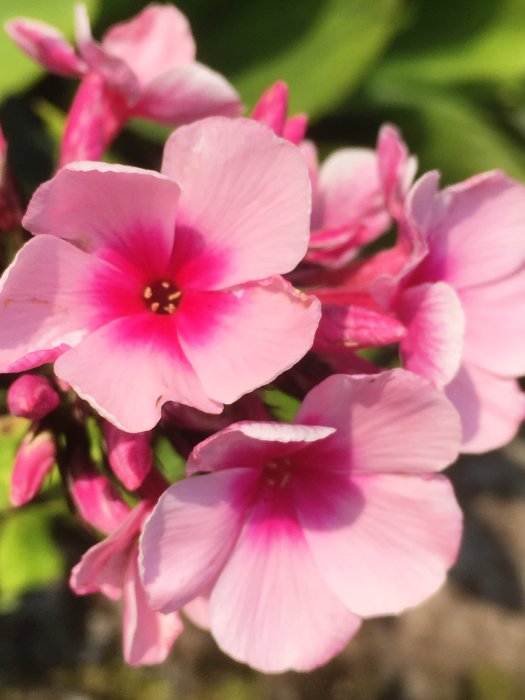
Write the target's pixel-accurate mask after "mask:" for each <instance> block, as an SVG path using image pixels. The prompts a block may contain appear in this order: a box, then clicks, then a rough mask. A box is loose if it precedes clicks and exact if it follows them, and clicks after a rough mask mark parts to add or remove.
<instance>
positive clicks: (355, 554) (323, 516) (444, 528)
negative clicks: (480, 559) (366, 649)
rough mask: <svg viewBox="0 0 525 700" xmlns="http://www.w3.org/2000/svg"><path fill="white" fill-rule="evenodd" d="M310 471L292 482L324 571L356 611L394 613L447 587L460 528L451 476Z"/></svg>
mask: <svg viewBox="0 0 525 700" xmlns="http://www.w3.org/2000/svg"><path fill="white" fill-rule="evenodd" d="M305 477H306V478H304V479H302V480H301V479H297V480H295V481H294V480H293V479H292V480H291V482H290V483H291V484H292V488H293V491H294V501H295V504H296V508H297V513H298V517H299V521H300V523H301V526H302V528H303V531H304V537H305V539H306V542H307V544H308V547H309V549H310V552H311V555H312V557H313V560H314V562H315V565H316V567H317V569H318V570H319V572H320V575H321V577H322V578H323V580H324V581H325V583H326V584H327V585H328V586H329V587H330V588H331V590H332V591H333V592H334V593H335V594H336V595H337V596H338V597H339V598H340V599H341V600H342V601H343V602H344V603H345V605H346V606H347V607H348V608H349V609H350V610H352V611H353V612H355V613H357V614H358V615H361V616H365V617H368V616H375V615H385V614H393V613H394V614H396V613H399V612H401V611H402V610H405V609H406V608H409V607H413V606H415V605H417V604H418V603H421V602H422V601H423V600H425V599H426V598H428V597H429V596H430V595H432V594H433V593H434V592H435V591H436V590H437V589H438V588H439V586H441V584H442V583H443V581H444V580H445V575H446V571H447V569H448V567H450V566H451V565H452V564H453V562H454V560H455V558H456V555H457V552H458V548H459V543H460V539H461V530H462V515H461V510H460V508H459V506H458V504H457V502H456V499H455V497H454V491H453V489H452V487H451V485H450V483H449V482H448V480H447V479H445V478H444V477H442V476H440V475H437V476H436V475H415V474H414V475H407V474H359V475H355V476H352V478H351V480H350V479H348V478H345V477H343V476H342V475H330V476H328V477H326V476H325V475H322V474H320V473H319V472H317V473H316V472H310V474H309V475H305ZM308 477H309V478H308Z"/></svg>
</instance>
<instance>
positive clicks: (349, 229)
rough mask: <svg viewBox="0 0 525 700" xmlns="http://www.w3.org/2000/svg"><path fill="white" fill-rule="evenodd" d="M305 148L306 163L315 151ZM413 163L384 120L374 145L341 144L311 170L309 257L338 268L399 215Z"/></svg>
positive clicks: (403, 144)
mask: <svg viewBox="0 0 525 700" xmlns="http://www.w3.org/2000/svg"><path fill="white" fill-rule="evenodd" d="M308 148H309V152H307V153H306V155H307V157H308V159H309V161H310V162H314V158H315V154H314V153H313V152H312V151H311V147H308ZM416 167H417V162H416V159H415V158H414V157H413V156H409V155H408V151H407V147H406V145H405V143H404V142H403V140H402V138H401V136H400V134H399V132H398V131H397V129H395V128H394V127H393V126H390V125H389V124H386V125H385V126H383V127H382V128H381V131H380V132H379V138H378V143H377V148H376V150H372V149H370V148H344V149H341V150H338V151H335V152H334V153H332V155H331V156H330V157H329V158H328V159H327V160H326V161H325V162H324V163H323V165H322V167H321V169H320V171H319V174H318V175H317V173H316V172H315V170H316V166H312V169H313V171H314V178H313V179H314V184H315V186H314V199H313V211H312V235H311V238H310V247H309V250H308V255H307V260H308V261H309V262H313V263H318V264H320V265H324V266H326V267H341V266H343V265H345V264H346V263H348V262H349V261H350V260H351V259H352V258H354V257H355V256H356V254H357V252H358V251H359V248H360V247H361V246H363V245H366V244H367V243H370V242H371V241H373V240H375V239H376V238H377V237H378V236H380V235H381V234H382V233H385V232H386V231H387V230H388V228H389V227H390V225H391V223H392V219H393V218H394V219H399V217H400V216H401V212H402V204H403V201H404V198H405V196H406V193H407V191H408V189H409V187H410V185H411V183H412V180H413V178H414V175H415V171H416Z"/></svg>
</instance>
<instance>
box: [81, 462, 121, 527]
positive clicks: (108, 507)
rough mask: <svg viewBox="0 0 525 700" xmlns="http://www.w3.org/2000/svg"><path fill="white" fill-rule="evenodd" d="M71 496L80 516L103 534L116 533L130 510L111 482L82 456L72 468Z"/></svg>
mask: <svg viewBox="0 0 525 700" xmlns="http://www.w3.org/2000/svg"><path fill="white" fill-rule="evenodd" d="M70 477H71V478H70V481H69V492H70V493H71V496H72V498H73V500H74V502H75V505H76V507H77V509H78V512H79V514H80V516H81V517H82V518H83V519H84V520H85V521H86V522H87V523H89V524H90V525H92V526H93V527H95V528H97V530H100V531H101V532H105V533H106V534H109V533H111V532H113V531H114V530H116V529H117V528H118V527H119V526H120V524H121V523H122V521H123V520H124V519H125V518H126V516H127V515H128V513H129V511H130V508H129V506H128V505H127V504H126V503H124V501H123V500H122V499H121V498H120V496H119V495H118V493H117V491H116V489H115V488H114V487H113V485H112V484H111V482H110V481H109V479H107V478H106V477H105V476H104V475H103V474H100V472H98V471H97V470H96V468H95V467H94V466H93V465H92V464H91V463H90V462H89V461H88V460H87V459H86V458H85V457H82V456H81V455H79V454H77V455H76V459H75V462H74V464H72V465H71V470H70Z"/></svg>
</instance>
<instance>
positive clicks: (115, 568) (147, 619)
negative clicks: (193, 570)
mask: <svg viewBox="0 0 525 700" xmlns="http://www.w3.org/2000/svg"><path fill="white" fill-rule="evenodd" d="M152 506H153V502H151V501H142V502H141V503H139V505H138V506H136V507H135V508H134V509H133V510H132V511H131V512H130V513H129V514H128V515H127V517H126V518H125V519H124V520H123V521H122V523H121V524H120V526H119V527H118V528H117V529H116V530H115V531H114V532H112V533H111V534H110V535H109V537H107V538H106V539H105V540H103V541H102V542H100V543H99V544H96V545H94V546H93V547H91V549H89V550H88V551H87V552H86V553H85V554H84V556H83V557H82V559H81V560H80V562H79V563H78V564H77V565H76V566H75V567H74V568H73V571H72V573H71V580H70V585H71V588H72V589H73V590H74V591H75V593H78V594H79V595H86V594H89V593H96V592H101V593H103V594H104V595H106V596H107V597H108V598H111V599H112V600H117V599H119V598H121V597H122V598H123V602H124V611H123V623H122V646H123V652H124V658H125V660H126V661H127V663H129V664H131V665H132V666H140V665H149V664H158V663H161V662H162V661H164V659H165V658H166V657H167V655H168V653H169V651H170V649H171V646H172V644H173V642H174V641H175V639H176V638H177V637H178V636H179V634H180V633H181V632H182V622H181V620H180V617H179V615H178V614H177V613H176V612H174V613H170V614H168V615H163V614H162V613H158V612H155V611H154V610H152V609H151V608H150V606H149V605H148V602H147V600H146V595H145V592H144V588H143V586H142V583H141V580H140V577H139V574H138V566H137V557H138V537H139V535H140V531H141V528H142V526H143V523H144V520H145V519H146V518H147V517H148V515H149V513H150V511H151V508H152Z"/></svg>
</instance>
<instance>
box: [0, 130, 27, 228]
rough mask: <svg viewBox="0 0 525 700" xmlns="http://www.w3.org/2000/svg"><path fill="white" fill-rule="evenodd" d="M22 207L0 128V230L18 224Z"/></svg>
mask: <svg viewBox="0 0 525 700" xmlns="http://www.w3.org/2000/svg"><path fill="white" fill-rule="evenodd" d="M21 220H22V209H21V208H20V202H19V200H18V196H17V194H16V192H15V187H14V184H13V179H12V177H11V173H10V172H9V168H8V165H7V141H6V140H5V137H4V134H3V132H2V129H0V231H12V230H13V229H14V228H16V227H17V226H20V221H21Z"/></svg>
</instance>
